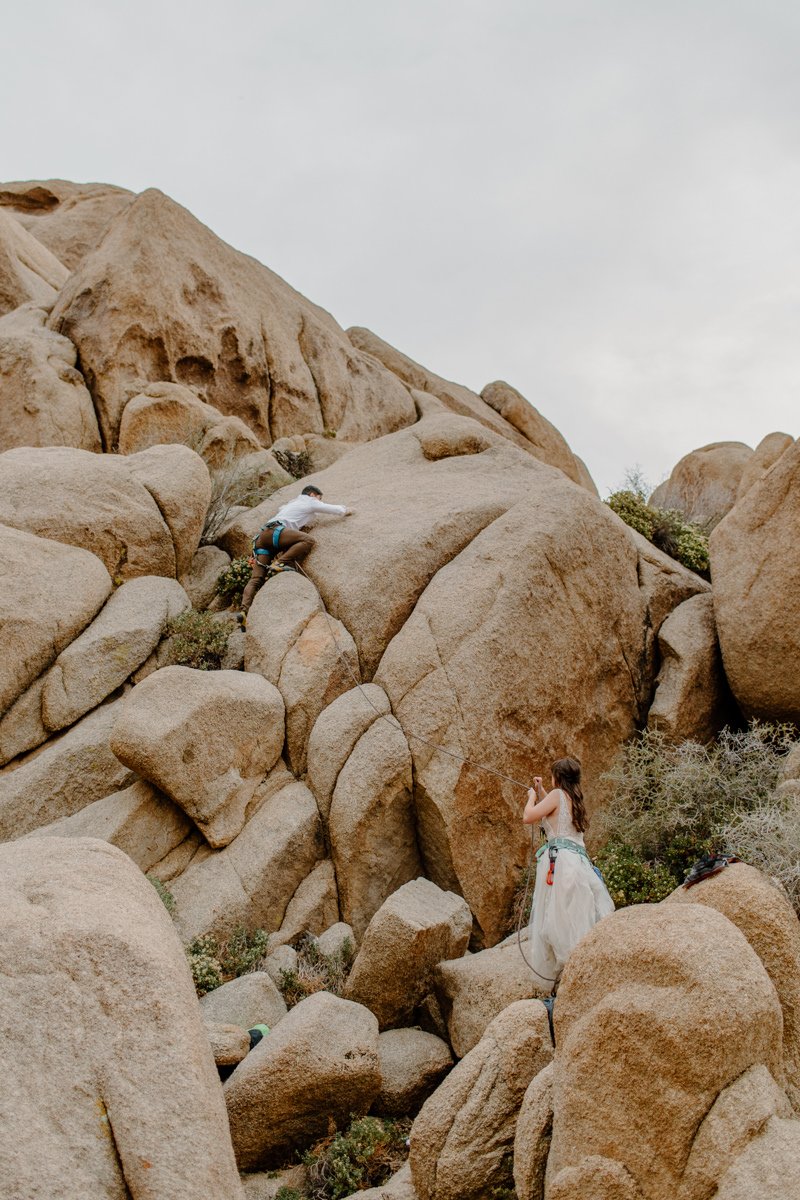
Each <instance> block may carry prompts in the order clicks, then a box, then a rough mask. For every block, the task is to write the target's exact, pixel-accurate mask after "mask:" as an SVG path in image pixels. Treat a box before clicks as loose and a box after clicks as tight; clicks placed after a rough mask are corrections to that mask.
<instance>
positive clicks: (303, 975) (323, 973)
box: [278, 935, 353, 1008]
mask: <svg viewBox="0 0 800 1200" xmlns="http://www.w3.org/2000/svg"><path fill="white" fill-rule="evenodd" d="M352 961H353V944H352V942H351V941H350V939H349V938H345V940H344V941H343V942H342V945H341V947H340V949H339V950H337V951H336V952H335V953H334V954H323V953H322V951H321V950H320V948H319V946H318V945H317V940H316V938H314V937H311V936H308V935H307V936H306V937H304V938H303V939H302V940H301V942H300V943H299V945H298V947H297V966H296V967H295V968H292V969H290V970H283V971H281V973H280V981H279V983H278V987H279V988H280V990H281V993H282V995H283V998H284V1000H285V1001H286V1003H287V1005H288V1006H289V1008H292V1007H293V1006H294V1005H295V1004H299V1003H300V1001H301V1000H305V998H306V996H311V995H313V994H314V992H332V993H333V994H334V996H340V995H341V994H342V991H343V989H344V985H345V981H346V980H347V975H348V972H349V970H350V964H351V963H352Z"/></svg>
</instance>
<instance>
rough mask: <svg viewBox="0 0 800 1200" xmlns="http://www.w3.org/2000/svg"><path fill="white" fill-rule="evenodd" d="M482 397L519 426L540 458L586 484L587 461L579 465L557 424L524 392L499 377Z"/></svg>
mask: <svg viewBox="0 0 800 1200" xmlns="http://www.w3.org/2000/svg"><path fill="white" fill-rule="evenodd" d="M481 399H482V400H485V401H486V403H487V404H488V405H489V407H490V408H493V409H494V410H495V412H497V413H500V416H501V417H503V418H504V419H505V420H506V421H508V423H509V424H510V425H513V426H514V428H515V429H518V430H519V432H520V433H521V434H522V436H523V437H524V438H526V439H527V440H528V441H529V442H530V444H531V446H532V448H533V453H534V454H535V455H536V457H537V458H540V459H541V460H542V462H546V463H549V464H550V466H551V467H558V469H559V471H563V472H564V474H565V475H566V476H567V478H568V479H572V480H573V481H574V482H575V483H580V484H581V485H583V471H585V469H586V468H585V467H584V468H583V471H582V470H581V467H582V466H583V464H580V466H579V465H578V462H577V460H576V458H575V455H574V454H573V453H572V451H571V450H570V448H569V446H568V445H567V443H566V441H565V440H564V438H563V437H562V436H561V434H560V433H559V432H558V430H557V429H556V427H555V425H551V423H550V422H549V421H548V420H547V418H546V417H543V416H542V414H541V413H540V412H539V411H538V409H536V408H534V407H533V405H532V404H531V403H530V401H528V400H526V399H525V397H524V396H523V395H522V393H521V392H518V391H517V389H516V388H513V387H512V386H511V384H510V383H505V382H504V381H503V380H502V379H499V380H497V381H496V382H495V383H487V385H486V387H485V388H483V389H482V391H481ZM589 490H590V491H591V490H592V489H591V488H590V489H589Z"/></svg>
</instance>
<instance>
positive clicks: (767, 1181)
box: [714, 1117, 800, 1200]
mask: <svg viewBox="0 0 800 1200" xmlns="http://www.w3.org/2000/svg"><path fill="white" fill-rule="evenodd" d="M757 1192H764V1193H770V1194H772V1195H775V1196H781V1195H783V1196H786V1197H787V1200H790V1198H791V1197H794V1196H797V1195H798V1194H800V1122H798V1121H786V1120H782V1119H781V1118H780V1117H771V1118H770V1120H769V1121H768V1122H767V1124H766V1125H765V1127H764V1130H763V1132H762V1133H761V1134H760V1135H759V1136H758V1137H756V1138H754V1139H753V1140H752V1141H751V1142H749V1143H748V1145H747V1146H746V1147H745V1148H744V1150H743V1151H742V1153H741V1154H740V1155H739V1157H738V1158H737V1159H736V1161H735V1162H734V1163H733V1164H732V1165H731V1166H730V1167H729V1168H728V1170H727V1171H726V1172H725V1174H724V1176H723V1177H722V1179H721V1180H720V1182H719V1185H718V1187H717V1191H716V1192H715V1194H714V1195H715V1200H748V1198H749V1197H751V1196H754V1195H755V1194H756V1193H757Z"/></svg>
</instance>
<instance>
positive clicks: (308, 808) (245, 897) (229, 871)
mask: <svg viewBox="0 0 800 1200" xmlns="http://www.w3.org/2000/svg"><path fill="white" fill-rule="evenodd" d="M252 809H253V810H254V811H252V814H251V815H249V816H248V820H247V824H246V825H245V827H244V829H243V830H242V832H241V833H240V834H239V836H238V837H236V838H234V840H233V841H232V842H231V843H230V844H229V845H228V846H225V847H224V849H222V850H217V851H212V850H210V849H208V847H206V848H205V849H202V848H201V850H200V851H198V853H197V854H195V856H194V857H193V858H192V860H191V862H190V863H189V864H188V866H186V867H185V869H184V870H183V871H182V872H181V873H180V875H178V877H177V878H175V879H174V881H171V882H170V889H171V891H172V893H173V895H174V896H175V900H176V903H177V913H176V921H177V924H178V928H179V929H180V932H181V936H182V937H183V938H184V940H185V941H190V940H191V939H192V938H194V937H197V936H198V935H199V934H202V933H206V932H211V933H214V934H217V935H218V936H220V937H224V936H225V935H226V934H230V933H232V932H233V931H234V930H235V929H236V928H237V926H240V925H244V926H246V927H248V928H251V929H252V928H254V927H255V928H258V927H260V928H263V929H267V930H269V931H270V932H271V931H272V930H274V929H280V927H281V922H282V921H283V918H284V915H285V913H286V909H287V906H288V904H289V902H290V900H291V899H292V897H293V896H294V895H295V893H296V891H297V889H298V887H299V886H300V884H301V883H302V882H303V880H304V879H306V878H307V877H308V875H309V874H310V873H311V871H312V870H313V869H314V867H315V865H316V864H317V863H318V862H319V861H320V859H322V858H323V857H324V853H325V847H324V843H323V840H322V827H321V823H320V819H319V813H318V812H317V806H316V804H315V803H314V797H313V796H312V795H311V793H310V792H309V790H308V788H307V787H305V786H304V785H303V784H302V783H299V782H297V781H296V780H294V779H293V778H292V776H291V775H290V774H289V772H288V771H287V770H286V769H285V768H282V767H278V768H276V769H275V770H274V771H273V772H272V774H271V775H270V776H269V777H268V778H267V780H266V781H265V782H264V784H262V785H261V787H259V789H258V790H257V792H256V793H255V795H254V797H253V803H252Z"/></svg>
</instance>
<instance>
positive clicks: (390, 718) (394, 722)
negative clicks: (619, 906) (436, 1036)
mask: <svg viewBox="0 0 800 1200" xmlns="http://www.w3.org/2000/svg"><path fill="white" fill-rule="evenodd" d="M295 569H296V570H297V571H299V572H300V574H301V575H303V576H304V578H305V579H307V580H308V582H309V583H310V584H311V586H312V587H313V589H314V591H315V592H316V593H317V596H318V597H319V601H320V604H321V605H322V611H323V613H324V615H325V620H326V621H327V623H328V632H329V633H330V635H331V641H332V642H333V645H334V647H335V649H336V653H337V655H338V656H339V661H340V662H341V663H342V664H343V665H344V668H345V670H346V671H347V673H348V675H349V676H350V678H351V679H352V681H353V683H354V684H355V686H356V687H357V688H358V690H359V692H360V693H361V695H362V696H363V698H364V699H365V700H366V702H367V704H368V705H369V706H370V708H371V709H372V711H373V712H374V713H375V714H376V715H377V716H378V717H379V718H380V719H381V720H382V721H385V722H386V723H387V725H389V727H390V728H391V729H395V730H397V731H398V732H399V733H402V734H403V736H404V737H405V738H406V739H408V738H413V739H414V741H417V742H422V743H423V745H425V746H430V747H431V749H432V750H436V751H437V753H439V754H446V755H447V756H448V758H454V759H456V760H457V761H458V762H460V763H463V764H465V765H466V766H468V767H474V768H475V769H476V770H477V771H486V772H488V774H490V775H496V776H497V778H498V779H504V780H505V781H506V782H507V783H513V784H514V786H515V787H519V788H522V789H523V790H524V791H525V793H526V794H527V793H528V792H529V791H530V787H529V785H528V784H527V783H522V782H521V781H520V780H519V779H514V778H512V776H511V775H506V774H504V773H503V771H498V770H497V769H496V768H495V767H489V766H487V765H486V763H479V762H475V761H474V759H471V758H467V757H466V756H465V755H463V754H456V753H455V752H454V751H452V750H445V748H444V746H440V745H438V743H437V742H432V741H431V740H430V739H429V738H426V737H423V736H422V734H419V733H413V732H412V731H410V730H408V729H404V728H403V726H402V725H401V724H400V722H399V721H398V719H397V717H396V716H395V715H394V713H392V714H391V715H390V714H387V713H383V712H381V710H380V709H379V708H376V706H375V705H374V704H373V703H372V701H371V700H370V698H369V696H368V695H367V693H366V691H365V690H364V686H363V684H362V683H361V680H360V679H359V678H358V676H357V675H356V673H355V671H353V669H352V667H351V666H350V663H349V662H348V661H347V656H346V655H345V653H344V651H343V650H342V648H341V646H340V645H339V639H338V638H337V636H336V630H335V629H334V626H333V622H332V621H331V617H330V613H329V612H328V609H327V607H326V605H325V601H324V600H323V598H322V593H321V592H320V590H319V588H318V587H317V585H316V583H315V582H314V580H313V579H312V578H311V576H310V575H308V574H307V573H306V572H305V570H304V569H303V567H302V565H301V564H300V563H295ZM530 835H531V836H530V846H529V848H528V864H527V867H526V869H525V892H524V895H523V898H522V904H521V906H520V911H519V917H518V919H517V946H518V947H519V952H520V954H521V956H522V960H523V962H524V963H525V965H526V966H527V967H528V968H529V970H530V971H531V972H532V973H533V974H534V975H536V976H537V978H539V979H545V980H547V982H548V983H552V984H556V983H557V982H558V980H557V979H551V978H550V977H549V975H541V974H540V973H539V972H538V971H536V970H534V968H533V965H532V964H531V963H530V962H529V961H528V956H527V955H526V953H525V951H524V950H523V948H522V923H523V920H524V917H525V909H526V907H527V903H528V893H529V892H530V887H531V875H532V872H533V863H534V855H535V844H534V838H533V826H532V825H531V827H530Z"/></svg>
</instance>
